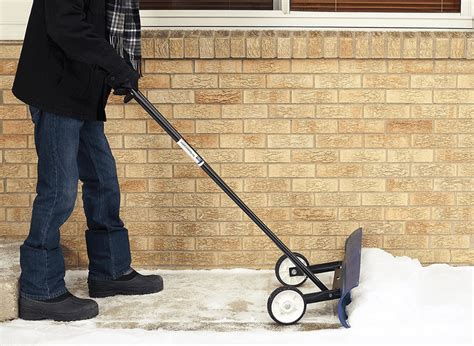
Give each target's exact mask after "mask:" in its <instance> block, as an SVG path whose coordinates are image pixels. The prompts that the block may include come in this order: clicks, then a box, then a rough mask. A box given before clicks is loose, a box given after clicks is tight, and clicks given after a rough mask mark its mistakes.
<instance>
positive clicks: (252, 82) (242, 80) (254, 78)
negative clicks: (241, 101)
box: [219, 74, 265, 89]
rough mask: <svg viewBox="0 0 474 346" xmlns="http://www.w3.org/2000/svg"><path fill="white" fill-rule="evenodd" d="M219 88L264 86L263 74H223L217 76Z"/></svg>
mask: <svg viewBox="0 0 474 346" xmlns="http://www.w3.org/2000/svg"><path fill="white" fill-rule="evenodd" d="M219 87H220V88H236V89H237V88H239V89H240V88H245V89H254V88H265V75H261V74H223V75H220V76H219Z"/></svg>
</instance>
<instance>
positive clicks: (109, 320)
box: [0, 242, 340, 331]
mask: <svg viewBox="0 0 474 346" xmlns="http://www.w3.org/2000/svg"><path fill="white" fill-rule="evenodd" d="M18 246H19V244H18V243H5V242H3V243H2V244H0V248H1V251H0V254H1V255H0V268H2V269H1V270H2V272H1V273H2V276H1V277H2V281H0V294H1V296H2V301H1V306H0V321H1V320H7V319H12V318H15V317H17V314H18V312H17V307H16V305H17V304H16V302H17V299H18V298H17V277H18V273H19V269H18V259H17V257H18ZM141 272H142V273H146V274H150V273H158V274H161V275H162V276H163V278H164V283H165V289H164V291H163V292H160V293H157V294H152V295H146V296H116V297H110V298H102V299H96V301H97V302H98V303H99V308H100V314H99V316H98V317H97V318H95V319H93V320H90V321H82V322H74V323H72V324H74V325H81V324H87V325H88V326H90V325H91V324H94V325H95V327H98V328H141V329H145V330H159V329H161V330H173V331H178V330H180V331H181V330H182V331H193V330H209V331H245V330H255V329H263V330H281V331H290V330H300V331H306V330H318V329H327V328H339V327H340V324H339V322H338V319H337V317H336V314H335V307H336V301H332V302H323V303H319V304H313V305H309V306H308V308H307V310H306V314H305V316H304V317H303V319H302V320H301V321H300V323H299V324H298V325H295V326H289V327H284V328H282V327H281V326H278V327H277V326H276V324H275V323H274V322H273V321H272V320H271V318H270V317H269V315H268V313H267V299H268V296H269V294H270V293H271V292H272V291H273V290H274V289H275V288H277V287H279V283H278V281H277V280H276V278H275V276H274V273H273V271H269V270H266V271H262V270H246V269H233V270H176V271H174V270H154V271H141ZM3 274H4V275H3ZM86 279H87V271H84V270H81V271H68V272H67V274H66V283H67V287H68V288H69V290H70V291H71V292H72V293H73V294H76V295H78V296H80V297H87V296H88V294H87V284H86ZM323 279H324V281H325V282H326V283H328V284H329V283H330V282H331V281H332V279H331V277H330V276H325V277H323ZM302 290H303V291H311V290H314V288H313V286H312V285H311V284H310V283H306V284H305V285H304V286H303V288H302ZM28 323H32V324H34V326H35V327H39V325H38V324H41V323H46V322H28ZM58 324H59V323H58Z"/></svg>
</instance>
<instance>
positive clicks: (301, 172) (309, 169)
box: [269, 164, 315, 178]
mask: <svg viewBox="0 0 474 346" xmlns="http://www.w3.org/2000/svg"><path fill="white" fill-rule="evenodd" d="M269 176H270V177H277V178H280V177H284V178H286V177H295V178H298V177H314V176H315V167H314V165H313V164H271V165H270V166H269Z"/></svg>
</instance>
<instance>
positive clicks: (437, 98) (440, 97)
mask: <svg viewBox="0 0 474 346" xmlns="http://www.w3.org/2000/svg"><path fill="white" fill-rule="evenodd" d="M433 99H434V102H435V103H474V90H471V89H468V90H465V89H455V90H434V96H433Z"/></svg>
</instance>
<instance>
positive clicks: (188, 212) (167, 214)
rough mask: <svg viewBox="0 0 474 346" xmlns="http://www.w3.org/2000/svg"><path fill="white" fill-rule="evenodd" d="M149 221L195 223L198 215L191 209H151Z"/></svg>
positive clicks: (149, 210)
mask: <svg viewBox="0 0 474 346" xmlns="http://www.w3.org/2000/svg"><path fill="white" fill-rule="evenodd" d="M148 219H149V220H150V221H194V220H196V215H195V211H194V209H190V208H175V207H173V208H149V209H148Z"/></svg>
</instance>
